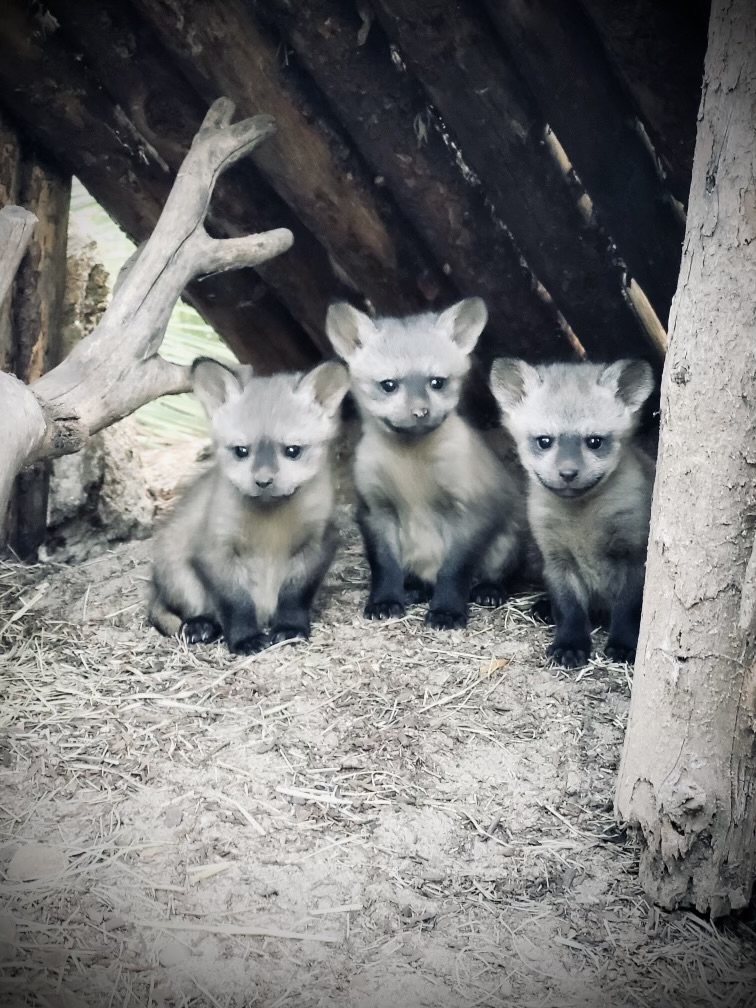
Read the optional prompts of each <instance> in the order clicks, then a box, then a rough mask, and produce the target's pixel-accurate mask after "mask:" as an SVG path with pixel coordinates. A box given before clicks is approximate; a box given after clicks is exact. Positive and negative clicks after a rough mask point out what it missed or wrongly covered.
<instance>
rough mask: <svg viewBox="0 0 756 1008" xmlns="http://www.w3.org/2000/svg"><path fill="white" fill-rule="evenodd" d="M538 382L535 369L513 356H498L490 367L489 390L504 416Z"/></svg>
mask: <svg viewBox="0 0 756 1008" xmlns="http://www.w3.org/2000/svg"><path fill="white" fill-rule="evenodd" d="M540 382H541V379H540V377H539V375H538V372H537V371H536V369H535V368H534V367H531V365H530V364H526V363H525V361H521V360H517V359H516V358H515V357H498V358H497V359H496V360H495V361H494V362H493V365H492V367H491V391H492V392H493V394H494V396H495V397H496V401H497V402H498V404H499V408H500V409H501V411H502V413H503V414H504V415H505V416H506V415H507V413H511V412H512V410H513V409H515V407H517V406H518V405H519V404H520V403H521V402H522V400H523V399H524V398H525V396H526V395H527V394H528V391H529V390H530V389H531V388H534V387H535V386H536V385H539V384H540Z"/></svg>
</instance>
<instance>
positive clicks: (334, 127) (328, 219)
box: [134, 0, 454, 313]
mask: <svg viewBox="0 0 756 1008" xmlns="http://www.w3.org/2000/svg"><path fill="white" fill-rule="evenodd" d="M134 6H135V7H136V8H137V9H138V10H139V11H140V12H141V13H142V14H143V16H144V17H145V18H146V19H147V20H148V21H149V23H150V24H151V25H152V26H153V27H154V28H155V29H156V30H157V32H158V34H159V35H160V38H161V39H162V41H163V43H164V44H165V46H166V47H167V48H168V49H169V50H170V51H171V52H172V53H173V55H174V57H175V59H176V60H177V62H178V64H179V66H180V68H181V70H182V72H183V73H184V74H185V76H186V77H187V78H188V79H189V80H190V81H192V83H193V84H194V85H195V87H196V89H197V90H198V91H199V92H200V93H201V94H202V95H203V97H205V98H206V99H208V100H210V99H212V98H213V97H215V95H217V94H227V95H229V96H230V97H231V98H233V99H234V101H235V102H236V103H237V105H238V107H239V110H240V112H241V113H242V114H245V115H250V114H252V113H254V112H257V111H260V110H265V111H267V112H270V113H271V114H272V115H274V116H275V117H276V121H277V123H278V125H279V130H278V133H277V135H276V137H275V140H274V141H273V143H272V144H270V145H267V146H268V149H267V150H262V149H261V150H260V151H257V152H255V154H254V155H253V160H254V162H255V164H256V165H257V167H258V168H259V170H260V171H261V172H262V174H263V175H264V176H265V177H266V179H267V180H268V182H269V183H270V185H271V186H272V187H273V188H274V189H275V190H276V191H277V192H278V194H279V195H280V196H281V198H282V199H284V200H285V201H286V202H287V203H288V204H289V206H290V207H292V209H293V210H294V211H295V213H296V214H297V216H298V217H299V218H300V220H302V221H303V223H304V224H305V226H306V227H307V228H308V229H309V230H310V231H311V232H312V233H313V234H315V235H316V236H317V237H318V239H319V240H320V241H321V242H322V243H323V245H324V246H325V247H326V249H327V251H328V254H329V255H330V257H331V259H332V261H333V262H334V263H335V264H336V266H337V268H338V270H339V271H340V272H341V273H342V274H343V275H344V276H345V278H348V281H349V282H350V284H351V286H352V287H353V288H354V289H355V290H356V291H357V292H359V293H361V294H363V295H364V296H366V297H367V298H368V299H369V300H370V301H371V302H372V304H373V305H374V306H375V307H376V309H377V310H378V311H379V312H381V313H404V312H408V311H417V310H421V309H423V308H426V307H428V306H429V305H433V304H435V303H437V302H439V301H444V302H446V301H448V300H449V299H450V298H451V297H452V296H453V295H454V291H453V288H452V287H451V285H450V283H449V282H448V280H447V278H446V277H445V276H444V274H443V273H442V272H441V271H440V270H438V269H437V268H436V266H435V264H434V263H433V262H432V260H431V258H430V257H429V256H428V254H427V252H426V250H425V249H424V248H423V246H422V244H421V243H420V242H419V240H418V239H417V236H416V235H415V233H414V232H413V230H412V229H411V228H410V227H408V225H407V222H406V220H404V218H403V217H402V216H401V214H399V213H397V211H396V207H395V204H394V202H393V200H391V199H390V198H389V197H388V195H387V194H385V193H384V192H382V190H381V189H380V188H379V187H376V186H375V185H374V183H373V178H372V176H371V174H370V173H369V172H368V170H367V168H366V166H365V164H364V163H363V161H362V160H361V159H360V158H359V157H358V156H356V155H355V153H354V151H353V149H352V147H351V144H350V142H349V138H348V137H347V136H345V135H344V134H343V133H342V131H341V130H340V129H339V127H338V124H337V123H336V122H335V121H333V120H332V119H331V118H330V116H329V114H328V109H327V108H326V107H325V106H324V103H323V102H322V100H321V101H318V100H315V99H314V98H313V96H312V89H311V88H308V86H307V82H305V84H304V86H302V85H301V84H300V82H299V81H298V79H297V75H296V71H295V68H293V67H291V66H290V67H288V68H287V66H286V59H285V56H284V54H282V52H281V47H280V39H279V38H276V37H274V36H272V35H270V34H269V33H267V32H265V31H263V30H261V28H260V26H259V24H258V23H257V22H255V20H254V18H253V16H252V10H251V5H249V4H246V3H244V2H243V0H184V2H182V3H181V4H180V5H173V4H166V3H163V2H161V0H134Z"/></svg>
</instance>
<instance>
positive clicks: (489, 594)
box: [470, 581, 507, 609]
mask: <svg viewBox="0 0 756 1008" xmlns="http://www.w3.org/2000/svg"><path fill="white" fill-rule="evenodd" d="M470 601H471V602H474V603H475V604H476V605H482V606H488V607H489V608H491V609H496V608H497V607H498V606H500V605H504V603H505V602H506V601H507V593H506V592H505V591H504V589H503V588H502V587H501V585H498V584H496V583H495V582H494V581H481V582H480V584H476V585H473V587H472V591H471V592H470Z"/></svg>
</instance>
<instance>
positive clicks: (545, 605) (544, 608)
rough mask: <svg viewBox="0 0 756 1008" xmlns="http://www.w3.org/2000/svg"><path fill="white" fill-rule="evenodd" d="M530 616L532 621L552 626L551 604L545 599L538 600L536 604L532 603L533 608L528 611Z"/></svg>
mask: <svg viewBox="0 0 756 1008" xmlns="http://www.w3.org/2000/svg"><path fill="white" fill-rule="evenodd" d="M530 615H531V616H532V617H533V619H536V620H538V622H539V623H545V624H546V625H547V626H553V625H554V616H553V613H552V611H551V602H549V600H548V599H547V598H540V599H538V601H537V602H534V603H533V608H532V609H531V610H530Z"/></svg>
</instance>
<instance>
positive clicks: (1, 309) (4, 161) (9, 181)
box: [0, 108, 21, 371]
mask: <svg viewBox="0 0 756 1008" xmlns="http://www.w3.org/2000/svg"><path fill="white" fill-rule="evenodd" d="M20 176H21V150H20V146H19V142H18V134H17V132H16V129H15V127H14V126H13V124H12V123H11V121H10V120H9V119H8V117H7V116H6V115H5V114H4V113H3V110H2V108H0V208H2V207H5V206H13V205H15V204H17V203H18V194H19V186H20V184H21V177H20ZM12 280H13V278H12V277H11V278H10V285H11V289H12ZM1 282H2V281H1V280H0V283H1ZM10 312H11V296H10V295H9V296H7V297H3V296H0V371H7V370H8V369H9V368H10V365H11V350H10V345H11V332H10V318H11V316H10Z"/></svg>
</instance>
